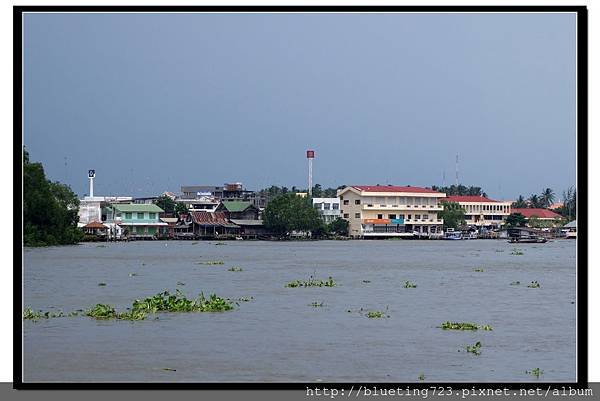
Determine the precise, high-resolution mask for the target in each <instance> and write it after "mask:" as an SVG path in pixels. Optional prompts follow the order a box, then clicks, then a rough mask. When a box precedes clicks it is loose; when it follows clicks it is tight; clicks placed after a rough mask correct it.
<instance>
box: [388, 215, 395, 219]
mask: <svg viewBox="0 0 600 401" xmlns="http://www.w3.org/2000/svg"><path fill="white" fill-rule="evenodd" d="M395 218H396V215H395V214H388V219H395Z"/></svg>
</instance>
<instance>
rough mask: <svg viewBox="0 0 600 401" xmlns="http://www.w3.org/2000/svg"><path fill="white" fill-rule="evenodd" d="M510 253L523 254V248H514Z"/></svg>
mask: <svg viewBox="0 0 600 401" xmlns="http://www.w3.org/2000/svg"><path fill="white" fill-rule="evenodd" d="M510 254H511V255H524V253H523V250H522V249H518V248H514V249H513V250H512V252H511V253H510Z"/></svg>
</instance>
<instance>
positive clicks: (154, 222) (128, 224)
mask: <svg viewBox="0 0 600 401" xmlns="http://www.w3.org/2000/svg"><path fill="white" fill-rule="evenodd" d="M105 209H106V210H105V214H106V223H107V224H109V225H111V226H115V228H117V227H116V226H118V227H119V228H120V229H121V230H122V232H121V233H120V235H119V236H120V237H128V238H133V239H152V238H157V237H159V236H160V228H161V227H167V226H168V223H165V222H163V221H161V220H160V216H159V215H160V213H163V212H164V210H162V209H161V208H160V207H158V206H156V205H154V204H144V203H128V204H122V203H112V204H110V205H108V206H107V207H106V208H105Z"/></svg>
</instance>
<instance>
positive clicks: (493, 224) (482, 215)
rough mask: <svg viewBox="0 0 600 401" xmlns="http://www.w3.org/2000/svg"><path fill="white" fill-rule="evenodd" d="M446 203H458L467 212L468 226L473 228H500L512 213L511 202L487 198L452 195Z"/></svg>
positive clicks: (466, 220)
mask: <svg viewBox="0 0 600 401" xmlns="http://www.w3.org/2000/svg"><path fill="white" fill-rule="evenodd" d="M444 201H446V202H456V203H458V204H459V205H460V206H461V207H462V209H463V210H464V212H465V222H466V224H467V225H468V226H471V227H477V228H483V227H485V228H489V229H497V228H500V227H501V226H502V225H503V224H504V223H505V222H506V218H507V217H508V216H509V215H510V213H511V202H501V201H497V200H494V199H490V198H486V197H485V196H470V195H450V196H448V197H447V198H446V199H444Z"/></svg>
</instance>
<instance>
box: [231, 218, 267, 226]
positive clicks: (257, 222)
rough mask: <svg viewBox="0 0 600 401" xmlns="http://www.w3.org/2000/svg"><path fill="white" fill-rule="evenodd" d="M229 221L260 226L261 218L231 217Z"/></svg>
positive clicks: (242, 224)
mask: <svg viewBox="0 0 600 401" xmlns="http://www.w3.org/2000/svg"><path fill="white" fill-rule="evenodd" d="M231 222H232V223H234V224H237V225H238V226H262V225H263V221H262V220H248V219H231Z"/></svg>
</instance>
